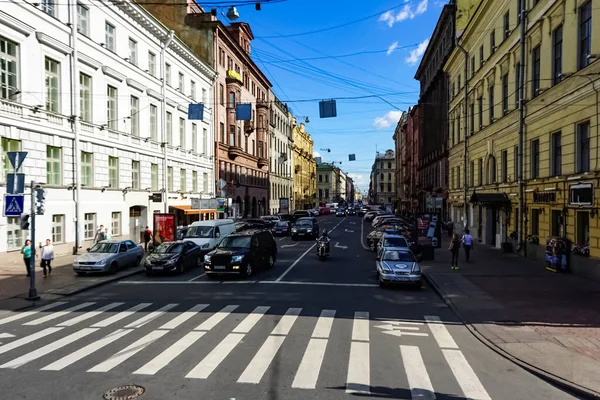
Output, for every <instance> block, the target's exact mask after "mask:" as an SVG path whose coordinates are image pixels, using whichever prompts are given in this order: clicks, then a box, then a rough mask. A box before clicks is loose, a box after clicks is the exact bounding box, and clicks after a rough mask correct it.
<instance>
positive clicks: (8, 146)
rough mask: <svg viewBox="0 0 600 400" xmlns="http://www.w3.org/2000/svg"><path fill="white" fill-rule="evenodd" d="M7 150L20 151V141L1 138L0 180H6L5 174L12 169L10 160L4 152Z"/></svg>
mask: <svg viewBox="0 0 600 400" xmlns="http://www.w3.org/2000/svg"><path fill="white" fill-rule="evenodd" d="M9 151H21V141H20V140H15V139H7V138H2V177H1V178H2V181H3V182H6V174H8V173H11V172H12V171H13V167H12V166H11V165H10V160H9V159H8V156H7V155H6V153H8V152H9Z"/></svg>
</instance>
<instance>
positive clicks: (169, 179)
mask: <svg viewBox="0 0 600 400" xmlns="http://www.w3.org/2000/svg"><path fill="white" fill-rule="evenodd" d="M167 186H168V188H169V192H172V191H173V167H167Z"/></svg>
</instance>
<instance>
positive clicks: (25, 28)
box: [0, 11, 35, 36]
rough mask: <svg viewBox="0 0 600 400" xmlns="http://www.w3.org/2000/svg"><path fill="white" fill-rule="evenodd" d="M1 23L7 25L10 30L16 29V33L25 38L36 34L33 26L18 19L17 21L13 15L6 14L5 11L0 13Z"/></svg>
mask: <svg viewBox="0 0 600 400" xmlns="http://www.w3.org/2000/svg"><path fill="white" fill-rule="evenodd" d="M0 23H1V24H2V25H6V26H8V27H9V28H12V29H14V30H15V31H17V32H19V33H21V34H23V35H25V36H29V35H31V34H32V33H33V32H35V28H34V27H33V26H31V25H27V24H26V23H25V22H23V21H19V20H18V19H16V18H15V17H13V16H12V15H9V14H7V13H5V12H4V11H0Z"/></svg>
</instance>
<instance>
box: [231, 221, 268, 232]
mask: <svg viewBox="0 0 600 400" xmlns="http://www.w3.org/2000/svg"><path fill="white" fill-rule="evenodd" d="M269 228H270V224H269V223H267V222H265V221H263V220H262V219H260V218H246V219H242V220H240V221H238V222H236V223H235V231H236V232H242V231H246V230H248V229H269Z"/></svg>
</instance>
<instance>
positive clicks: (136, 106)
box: [130, 96, 140, 137]
mask: <svg viewBox="0 0 600 400" xmlns="http://www.w3.org/2000/svg"><path fill="white" fill-rule="evenodd" d="M130 112H131V114H130V120H131V135H133V136H137V137H139V136H140V99H138V98H137V97H135V96H131V111H130Z"/></svg>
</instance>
